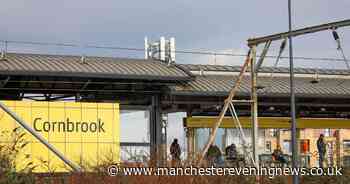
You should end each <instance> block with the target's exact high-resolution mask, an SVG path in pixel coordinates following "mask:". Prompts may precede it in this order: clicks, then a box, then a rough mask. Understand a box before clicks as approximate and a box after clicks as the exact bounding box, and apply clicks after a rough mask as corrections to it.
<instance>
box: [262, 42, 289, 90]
mask: <svg viewBox="0 0 350 184" xmlns="http://www.w3.org/2000/svg"><path fill="white" fill-rule="evenodd" d="M286 45H287V38H284V40H283V41H282V43H281V46H280V50H279V53H278V56H277V57H276V61H275V63H274V65H273V67H272V71H271V73H270V76H269V77H270V78H269V79H268V85H267V86H266V87H265V88H266V89H267V90H266V91H265V92H268V90H269V89H271V88H272V83H273V77H274V76H273V74H274V73H275V71H276V68H277V66H278V63H279V61H280V59H281V56H282V53H283V51H284V49H285V48H286Z"/></svg>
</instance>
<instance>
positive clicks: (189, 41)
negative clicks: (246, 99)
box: [0, 0, 350, 67]
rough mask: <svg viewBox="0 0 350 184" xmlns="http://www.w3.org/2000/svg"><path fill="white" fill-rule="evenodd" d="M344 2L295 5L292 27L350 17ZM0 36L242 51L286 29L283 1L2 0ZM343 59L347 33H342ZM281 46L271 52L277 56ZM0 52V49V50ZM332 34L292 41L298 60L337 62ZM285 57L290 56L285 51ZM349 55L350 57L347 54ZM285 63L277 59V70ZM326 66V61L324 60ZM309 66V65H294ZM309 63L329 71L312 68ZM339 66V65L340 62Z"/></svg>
mask: <svg viewBox="0 0 350 184" xmlns="http://www.w3.org/2000/svg"><path fill="white" fill-rule="evenodd" d="M349 9H350V1H349V0H337V1H332V0H307V1H305V0H294V1H293V22H294V28H301V27H303V26H310V25H316V24H321V23H326V22H330V21H338V20H343V19H348V18H350V12H349ZM0 17H1V23H0V39H2V40H19V41H41V42H69V43H77V44H97V45H108V46H124V47H137V48H143V39H144V37H145V36H148V37H149V38H150V39H153V40H156V39H158V38H159V37H160V36H167V37H169V36H174V37H175V38H176V47H177V49H178V50H180V49H181V50H183V49H196V50H197V49H202V50H215V51H218V52H233V53H245V52H246V51H247V47H246V40H247V38H249V37H254V36H255V37H256V36H263V35H266V34H271V33H276V32H281V31H286V30H287V28H288V22H287V20H288V18H287V0H269V1H261V0H245V1H232V0H230V1H228V0H222V1H204V0H201V1H199V0H194V1H188V0H172V1H164V0H155V1H136V0H128V1H117V0H102V1H91V0H60V1H47V0H6V1H3V2H2V4H1V7H0ZM339 33H340V35H341V37H342V42H343V45H344V49H345V52H346V54H347V53H348V51H349V50H350V43H349V41H350V28H342V29H340V30H339ZM278 44H279V43H276V44H274V45H275V47H274V48H275V49H271V53H270V54H277V52H278V51H277V49H276V48H278ZM2 47H3V46H2ZM335 47H336V46H335V43H334V41H333V40H332V37H331V34H330V33H329V32H322V33H317V34H313V35H311V36H306V37H301V38H297V39H295V55H296V56H310V57H340V55H339V53H338V52H337V51H336V50H335ZM9 50H10V51H11V50H12V51H17V52H39V53H43V52H44V53H45V52H50V53H58V54H67V53H68V54H78V55H79V54H81V53H82V54H87V55H112V56H120V57H143V53H142V52H136V53H135V52H125V51H115V50H114V51H107V50H91V49H90V50H87V49H80V48H79V49H72V48H64V49H63V48H58V47H46V46H45V47H39V46H35V47H34V46H23V45H14V44H10V45H9ZM285 54H288V52H286V53H285ZM349 57H350V56H349ZM177 60H178V62H181V63H202V64H206V63H211V64H213V63H214V61H215V59H214V56H193V55H181V54H177ZM241 60H242V58H232V57H217V58H216V62H217V63H218V64H230V65H235V64H239V62H240V61H241ZM283 63H284V64H287V60H285V61H282V63H281V64H282V65H283ZM323 63H324V62H323ZM297 64H299V65H301V64H303V65H305V66H308V67H310V64H312V63H311V62H310V61H297ZM311 66H315V67H319V66H325V67H332V66H333V63H331V62H328V63H327V64H326V65H319V64H316V65H315V64H312V65H311ZM337 66H343V65H342V63H340V65H337Z"/></svg>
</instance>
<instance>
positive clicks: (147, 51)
mask: <svg viewBox="0 0 350 184" xmlns="http://www.w3.org/2000/svg"><path fill="white" fill-rule="evenodd" d="M148 55H149V47H148V39H147V37H145V59H146V60H147V59H148Z"/></svg>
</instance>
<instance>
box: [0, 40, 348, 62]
mask: <svg viewBox="0 0 350 184" xmlns="http://www.w3.org/2000/svg"><path fill="white" fill-rule="evenodd" d="M0 42H3V43H5V45H6V47H8V45H9V44H11V43H12V44H28V45H40V46H59V47H75V48H77V47H79V48H88V49H107V50H125V51H136V52H144V51H145V49H144V48H135V47H121V46H99V45H91V44H87V45H79V44H73V43H54V42H31V41H14V40H0ZM6 50H7V49H6ZM175 53H178V54H192V55H214V56H232V57H246V56H247V55H246V54H238V53H237V54H235V53H226V52H214V51H198V50H193V49H191V50H181V49H180V50H179V49H178V50H176V51H175ZM257 57H258V58H259V57H261V56H260V55H257ZM278 57H279V59H289V57H287V56H274V55H266V56H265V58H278ZM293 58H294V59H297V60H310V61H342V62H349V60H348V59H347V58H346V57H343V58H327V57H304V56H294V57H293Z"/></svg>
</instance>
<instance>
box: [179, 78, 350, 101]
mask: <svg viewBox="0 0 350 184" xmlns="http://www.w3.org/2000/svg"><path fill="white" fill-rule="evenodd" d="M236 77H237V76H236ZM311 80H312V78H301V77H297V78H296V82H295V87H296V94H297V96H323V97H330V96H338V97H339V96H340V97H342V96H350V79H345V80H346V81H345V82H344V80H343V79H341V80H340V79H328V78H322V79H321V80H320V81H319V83H316V84H312V83H311ZM234 82H235V78H233V77H232V76H223V75H208V76H196V79H195V80H193V81H190V82H189V84H190V87H189V88H186V90H182V89H183V88H172V93H174V94H176V93H177V92H180V93H182V94H184V93H183V92H186V94H188V95H191V94H197V95H200V94H205V95H208V94H213V95H217V94H219V93H220V94H223V95H225V94H226V95H227V94H228V92H229V90H230V89H231V87H232V86H233V85H234ZM339 84H341V85H339ZM258 86H262V87H264V88H263V89H259V90H258V94H259V95H264V96H276V95H285V96H289V94H290V90H289V78H288V77H277V76H276V77H273V78H272V81H271V78H270V77H259V78H258ZM238 92H239V93H243V94H247V95H249V93H250V78H249V77H244V79H243V81H242V83H241V87H240V89H239V91H238Z"/></svg>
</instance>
